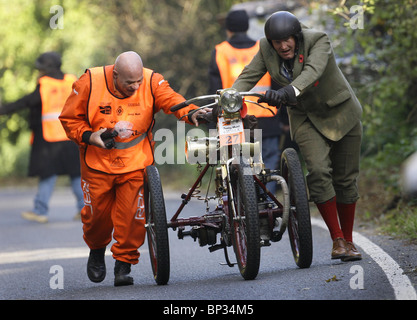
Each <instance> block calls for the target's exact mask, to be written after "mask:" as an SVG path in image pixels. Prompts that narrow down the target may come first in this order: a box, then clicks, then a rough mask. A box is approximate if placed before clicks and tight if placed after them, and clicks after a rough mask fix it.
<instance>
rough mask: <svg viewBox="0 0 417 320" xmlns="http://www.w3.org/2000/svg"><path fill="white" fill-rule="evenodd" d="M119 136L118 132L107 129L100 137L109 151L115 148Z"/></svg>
mask: <svg viewBox="0 0 417 320" xmlns="http://www.w3.org/2000/svg"><path fill="white" fill-rule="evenodd" d="M117 134H118V133H117V131H116V130H114V129H107V130H106V131H104V132H103V133H102V134H101V135H100V138H101V140H103V142H104V145H105V146H106V148H107V149H112V148H113V147H114V145H115V141H114V138H115V137H117Z"/></svg>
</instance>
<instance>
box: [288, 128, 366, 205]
mask: <svg viewBox="0 0 417 320" xmlns="http://www.w3.org/2000/svg"><path fill="white" fill-rule="evenodd" d="M294 140H295V142H296V143H297V144H298V146H299V148H300V152H301V155H302V157H303V159H304V161H305V163H306V167H307V170H308V174H307V186H308V190H309V195H310V200H311V201H313V202H315V203H323V202H326V201H327V200H329V199H331V198H333V197H334V196H336V201H337V202H339V203H354V202H356V201H357V200H358V199H359V192H358V186H357V179H358V175H359V162H360V148H361V141H362V124H361V122H358V123H357V124H356V125H355V126H354V127H353V129H352V130H350V132H348V133H347V134H346V135H345V136H344V137H343V138H342V139H341V140H339V141H331V140H329V139H327V138H326V137H324V136H323V135H322V134H321V133H320V132H318V130H317V129H316V128H315V127H314V126H313V124H312V123H311V122H310V121H309V120H307V121H305V122H304V123H303V124H302V125H301V126H300V127H299V128H298V129H297V131H296V132H295V134H294Z"/></svg>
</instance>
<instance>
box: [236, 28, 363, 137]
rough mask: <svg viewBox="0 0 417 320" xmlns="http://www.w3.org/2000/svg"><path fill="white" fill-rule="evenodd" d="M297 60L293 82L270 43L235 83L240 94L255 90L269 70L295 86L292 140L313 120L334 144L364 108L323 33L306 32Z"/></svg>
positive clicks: (263, 42) (263, 44) (263, 41)
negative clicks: (296, 93)
mask: <svg viewBox="0 0 417 320" xmlns="http://www.w3.org/2000/svg"><path fill="white" fill-rule="evenodd" d="M302 32H303V37H302V40H301V43H300V44H299V49H298V53H297V54H296V56H295V58H294V68H293V80H292V82H290V81H289V80H287V79H286V78H285V77H284V76H283V75H281V74H280V67H281V64H282V63H283V60H282V59H281V58H280V56H279V55H278V53H277V52H276V51H275V49H274V48H273V47H272V45H271V44H270V43H269V42H268V40H267V39H266V38H263V39H261V41H260V49H259V51H258V53H257V54H256V55H255V57H254V58H253V60H252V61H251V62H250V63H249V64H248V65H247V66H246V67H245V68H244V70H243V71H242V73H241V74H240V76H239V77H238V78H237V79H236V81H235V83H234V84H233V88H235V89H237V90H238V91H249V90H251V89H252V88H253V87H254V85H255V84H256V83H257V81H258V80H259V79H260V78H261V77H262V76H263V75H264V74H265V73H266V72H267V71H268V72H269V73H270V75H271V77H272V79H274V80H275V81H276V82H277V83H278V84H279V85H281V86H286V85H289V84H291V85H293V86H294V87H296V88H297V89H298V90H299V91H300V94H299V95H298V96H297V105H296V106H294V107H291V108H288V115H289V120H290V128H291V137H292V138H294V133H295V132H296V131H297V129H298V128H299V126H300V125H301V124H302V123H303V122H304V121H305V120H306V119H309V120H310V121H311V122H312V123H313V125H314V126H315V127H316V128H317V130H318V131H319V132H320V133H321V134H322V135H324V136H325V137H326V138H328V139H330V140H332V141H338V140H340V139H341V138H342V137H343V136H344V135H346V133H348V132H349V131H350V130H351V129H352V128H353V127H354V126H355V125H356V124H357V123H358V122H359V121H360V119H361V115H362V107H361V104H360V102H359V101H358V99H357V98H356V96H355V93H354V92H353V90H352V88H351V86H350V85H349V83H348V82H347V80H346V78H345V77H344V75H343V73H342V71H341V70H340V69H339V67H338V66H337V64H336V59H335V56H334V53H333V49H332V47H331V44H330V40H329V38H328V36H327V35H326V34H325V33H324V32H321V31H315V30H312V29H307V28H304V29H303V31H302Z"/></svg>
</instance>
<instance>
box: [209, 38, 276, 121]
mask: <svg viewBox="0 0 417 320" xmlns="http://www.w3.org/2000/svg"><path fill="white" fill-rule="evenodd" d="M258 51H259V41H257V42H256V44H255V45H254V46H253V47H250V48H244V49H240V48H235V47H233V46H232V45H231V44H230V43H229V42H227V41H223V42H222V43H220V44H218V45H216V62H217V66H218V68H219V72H220V77H221V79H222V85H223V89H224V88H230V87H231V86H232V85H233V83H234V82H235V80H236V79H237V77H238V76H239V75H240V73H241V72H242V70H243V68H244V67H245V66H246V65H247V64H249V62H251V61H252V58H253V57H254V56H255V54H256V53H257V52H258ZM269 89H271V76H270V75H269V73H266V74H265V75H264V76H263V77H262V78H261V80H259V82H258V83H257V84H256V85H255V87H254V88H253V89H252V91H253V92H258V93H264V92H265V91H266V90H269ZM246 100H251V101H255V102H256V101H258V98H257V97H251V96H248V97H246ZM246 105H247V107H248V112H247V113H248V114H252V115H255V116H256V117H272V116H273V115H274V114H273V113H272V112H271V111H269V110H267V109H263V108H261V107H259V106H256V105H254V104H253V103H247V104H246ZM262 105H263V106H264V107H265V108H269V109H271V110H272V111H273V112H274V113H275V114H276V111H277V109H276V108H275V107H270V106H269V105H268V104H262Z"/></svg>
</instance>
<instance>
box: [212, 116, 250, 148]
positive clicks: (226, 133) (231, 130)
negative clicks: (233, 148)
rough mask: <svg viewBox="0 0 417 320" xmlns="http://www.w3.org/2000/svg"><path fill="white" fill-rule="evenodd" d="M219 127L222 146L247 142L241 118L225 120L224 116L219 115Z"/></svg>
mask: <svg viewBox="0 0 417 320" xmlns="http://www.w3.org/2000/svg"><path fill="white" fill-rule="evenodd" d="M218 127H219V138H220V146H227V145H231V144H238V143H243V142H245V135H244V133H243V123H242V120H241V119H233V120H225V119H224V118H223V117H219V121H218Z"/></svg>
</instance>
